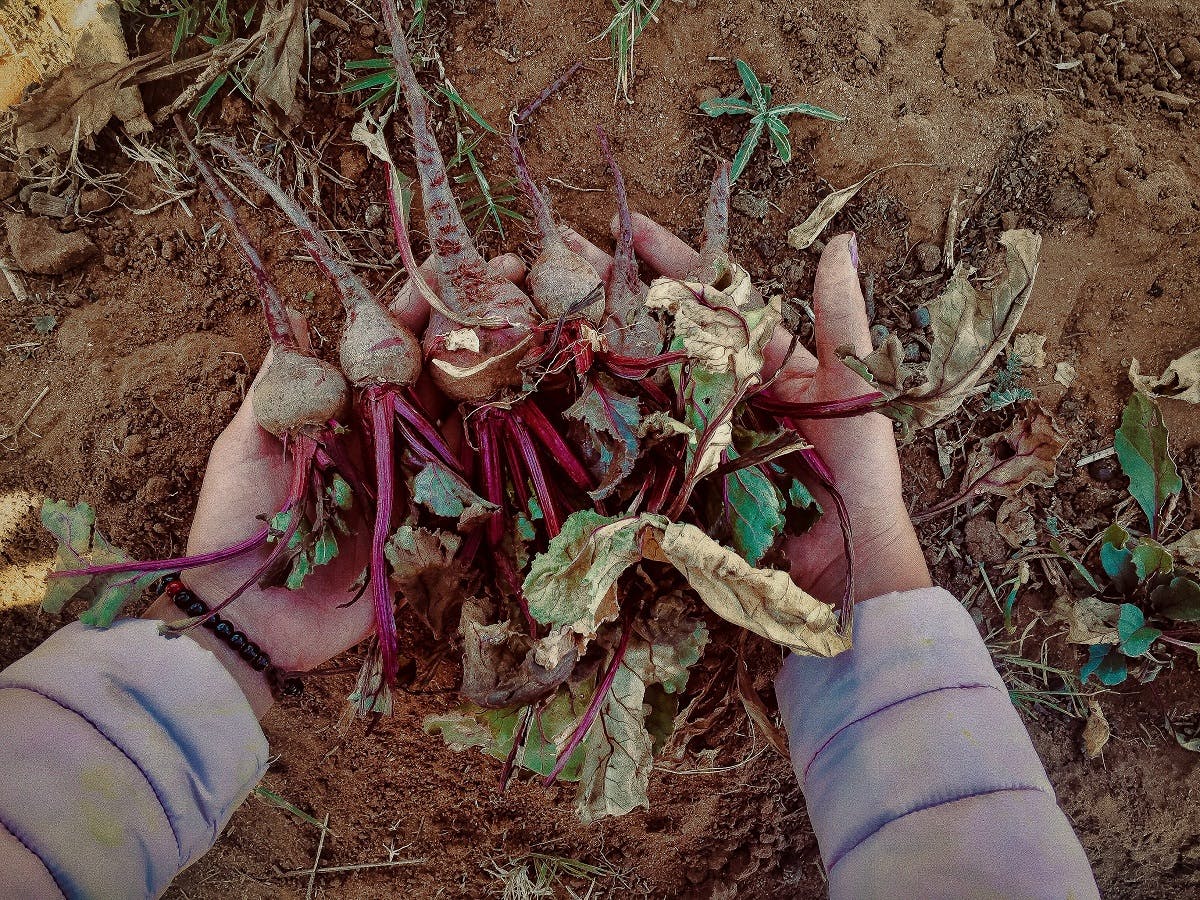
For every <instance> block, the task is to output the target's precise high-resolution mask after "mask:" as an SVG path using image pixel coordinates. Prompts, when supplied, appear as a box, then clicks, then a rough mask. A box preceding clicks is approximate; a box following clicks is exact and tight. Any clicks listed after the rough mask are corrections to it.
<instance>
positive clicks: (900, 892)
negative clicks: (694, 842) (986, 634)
mask: <svg viewBox="0 0 1200 900" xmlns="http://www.w3.org/2000/svg"><path fill="white" fill-rule="evenodd" d="M775 688H776V692H777V694H778V697H779V705H780V709H781V711H782V713H783V719H784V724H785V725H786V727H787V730H788V735H789V738H790V741H791V749H792V760H793V763H794V765H795V768H796V774H797V776H798V777H799V779H800V785H801V787H802V788H803V790H804V796H805V799H806V801H807V804H808V812H809V817H810V819H811V820H812V824H813V829H814V830H815V832H816V835H817V841H818V843H819V845H820V848H821V856H822V859H823V860H824V862H825V867H826V870H827V872H828V874H829V893H830V896H831V897H832V898H834V900H840V898H854V900H867V898H875V897H880V898H883V897H888V898H895V897H921V898H951V897H953V898H984V897H987V898H1005V900H1016V898H1039V900H1043V898H1044V900H1068V898H1070V900H1085V898H1094V897H1098V896H1099V894H1098V892H1097V890H1096V883H1095V880H1094V878H1093V876H1092V872H1091V867H1090V866H1089V864H1088V860H1087V856H1086V855H1085V854H1084V852H1083V848H1082V847H1081V846H1080V844H1079V840H1078V838H1077V837H1076V836H1075V833H1074V831H1073V830H1072V828H1071V823H1070V822H1069V821H1068V820H1067V817H1066V816H1065V815H1064V814H1063V812H1062V810H1061V809H1059V807H1058V803H1057V801H1056V800H1055V797H1054V790H1053V788H1052V787H1051V786H1050V782H1049V781H1048V780H1047V778H1046V771H1045V769H1044V768H1043V767H1042V764H1041V761H1040V760H1039V759H1038V756H1037V752H1036V751H1035V750H1034V748H1033V744H1032V743H1031V742H1030V740H1029V735H1028V733H1027V732H1026V731H1025V727H1024V726H1023V725H1022V723H1021V720H1020V718H1019V716H1018V715H1017V711H1016V710H1015V709H1014V708H1013V705H1012V703H1011V702H1010V700H1009V696H1008V692H1007V690H1006V689H1005V687H1004V683H1003V682H1002V681H1001V679H1000V676H999V674H998V673H997V672H996V669H995V667H994V666H993V665H992V661H991V659H990V657H989V655H988V652H987V649H986V648H985V647H984V644H983V641H982V640H981V638H980V636H979V632H978V631H977V629H976V627H975V624H974V622H973V621H972V620H971V617H970V616H969V615H968V614H967V612H966V610H964V609H963V608H962V606H961V604H959V603H958V602H957V601H956V600H955V599H954V597H953V596H951V595H950V594H948V593H947V592H946V591H944V590H941V589H939V588H928V589H924V590H915V591H906V592H903V593H896V594H889V595H886V596H883V597H877V598H875V599H873V600H868V601H864V602H862V603H859V604H858V605H857V606H856V607H855V619H854V642H853V648H852V649H851V650H849V651H847V652H846V653H844V654H842V655H840V656H837V657H834V658H833V659H816V658H813V657H800V656H791V657H789V658H788V660H787V661H786V663H785V664H784V668H783V671H782V672H781V673H780V675H779V678H778V679H777V681H776V685H775Z"/></svg>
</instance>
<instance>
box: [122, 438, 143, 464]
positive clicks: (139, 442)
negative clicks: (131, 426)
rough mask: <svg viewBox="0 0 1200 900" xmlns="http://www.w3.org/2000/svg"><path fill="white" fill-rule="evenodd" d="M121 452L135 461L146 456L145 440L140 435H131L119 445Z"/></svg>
mask: <svg viewBox="0 0 1200 900" xmlns="http://www.w3.org/2000/svg"><path fill="white" fill-rule="evenodd" d="M121 452H122V453H124V454H125V455H126V456H128V457H129V458H130V459H137V458H138V457H140V456H144V455H145V454H146V439H145V438H144V437H142V436H141V435H140V434H131V435H130V436H129V437H127V438H125V442H124V443H123V444H121Z"/></svg>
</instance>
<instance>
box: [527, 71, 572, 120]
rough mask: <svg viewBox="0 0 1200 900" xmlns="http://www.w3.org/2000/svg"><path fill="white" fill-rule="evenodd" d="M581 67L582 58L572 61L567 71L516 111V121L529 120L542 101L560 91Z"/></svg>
mask: <svg viewBox="0 0 1200 900" xmlns="http://www.w3.org/2000/svg"><path fill="white" fill-rule="evenodd" d="M582 68H583V61H582V60H577V61H576V62H574V63H572V64H571V66H570V67H569V68H568V69H567V71H565V72H563V73H562V74H561V75H559V76H558V77H557V78H556V79H554V81H553V83H551V85H550V86H549V87H548V88H546V89H545V90H544V91H542V92H541V93H540V94H538V95H537V96H536V97H534V98H533V100H532V101H530V103H529V105H528V106H526V107H525V108H524V109H522V110H521V111H520V112H519V113H517V115H516V120H517V121H518V122H522V123H523V122H527V121H528V120H529V117H530V116H532V115H533V114H534V113H535V112H537V111H538V109H539V108H541V106H542V104H543V103H545V102H546V101H547V100H549V99H550V98H551V97H553V96H554V95H555V94H557V93H558V92H559V91H561V90H562V89H563V88H564V87H566V84H567V82H568V81H570V80H571V79H572V78H574V77H575V73H576V72H578V71H579V70H580V69H582Z"/></svg>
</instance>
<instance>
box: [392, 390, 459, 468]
mask: <svg viewBox="0 0 1200 900" xmlns="http://www.w3.org/2000/svg"><path fill="white" fill-rule="evenodd" d="M391 396H392V402H393V403H394V404H395V408H396V414H397V415H398V416H400V418H401V420H402V421H403V422H404V423H405V424H406V425H408V426H409V427H410V428H412V429H413V431H415V432H416V434H417V435H418V436H419V437H420V439H421V442H422V443H423V444H425V445H427V446H428V447H429V449H430V450H431V451H433V454H434V455H435V456H437V457H438V460H439V462H441V463H443V464H444V465H446V466H448V467H449V468H450V469H451V470H452V471H454V472H458V471H459V470H460V467H459V462H458V458H457V457H456V456H455V455H454V454H453V453H452V452H451V451H450V448H449V447H448V446H447V445H446V440H445V438H443V437H442V435H441V433H440V432H439V431H438V430H437V429H436V428H435V427H434V426H433V424H432V423H430V421H429V420H428V419H427V418H426V417H425V414H424V413H423V412H421V410H420V409H418V408H417V407H416V406H415V405H414V404H413V403H412V401H410V400H409V399H407V398H405V397H404V396H403V395H401V394H399V393H393V394H392V395H391Z"/></svg>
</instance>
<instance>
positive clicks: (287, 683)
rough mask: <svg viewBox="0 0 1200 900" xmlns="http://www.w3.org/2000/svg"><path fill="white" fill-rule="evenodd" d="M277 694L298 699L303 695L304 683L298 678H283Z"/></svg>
mask: <svg viewBox="0 0 1200 900" xmlns="http://www.w3.org/2000/svg"><path fill="white" fill-rule="evenodd" d="M279 692H280V693H281V694H283V696H285V697H299V696H300V695H301V694H303V693H304V682H303V681H301V680H300V679H299V678H285V679H283V685H282V686H281V687H280V688H279Z"/></svg>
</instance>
